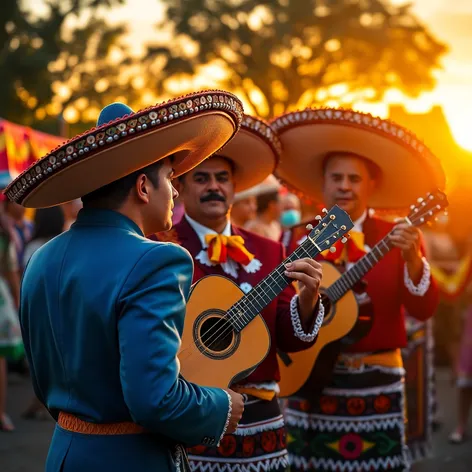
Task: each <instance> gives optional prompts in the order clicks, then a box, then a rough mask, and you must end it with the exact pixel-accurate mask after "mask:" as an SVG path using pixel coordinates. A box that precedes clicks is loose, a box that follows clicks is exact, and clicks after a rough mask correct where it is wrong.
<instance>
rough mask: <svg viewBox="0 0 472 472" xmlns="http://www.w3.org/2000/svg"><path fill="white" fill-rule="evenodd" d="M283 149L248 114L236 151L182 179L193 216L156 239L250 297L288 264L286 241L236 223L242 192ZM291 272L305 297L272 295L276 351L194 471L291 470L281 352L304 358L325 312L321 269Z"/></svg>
mask: <svg viewBox="0 0 472 472" xmlns="http://www.w3.org/2000/svg"><path fill="white" fill-rule="evenodd" d="M279 151H280V144H279V142H278V139H277V137H276V135H275V134H274V133H273V131H272V129H271V128H270V127H269V126H268V124H266V123H265V122H263V121H262V120H258V119H255V118H252V117H248V116H246V117H245V118H244V120H243V123H242V127H241V130H240V131H239V132H238V134H237V135H236V136H235V138H234V141H233V143H232V145H228V146H226V147H225V148H224V149H222V150H221V151H220V152H219V153H218V155H216V156H214V157H211V158H210V159H209V160H208V161H207V163H206V164H205V165H203V166H200V165H199V166H198V167H196V168H195V169H193V170H192V171H190V172H188V173H187V174H185V175H184V176H183V177H182V178H181V179H179V182H178V183H177V184H176V187H177V189H178V191H179V192H180V195H181V197H182V200H183V202H184V206H185V214H184V216H183V218H182V220H181V221H180V222H179V223H178V224H177V225H175V226H174V228H173V229H172V230H171V231H170V232H169V233H159V234H158V235H155V236H154V237H152V238H155V239H158V240H161V241H164V240H167V241H169V240H170V241H172V242H174V243H178V244H180V245H182V246H183V247H184V248H186V249H187V250H188V251H189V252H190V254H191V255H192V257H193V259H194V263H195V270H194V279H193V281H194V282H196V281H198V280H199V279H201V278H202V277H204V276H207V275H220V276H224V277H227V278H229V279H230V280H232V281H234V282H235V283H236V284H237V285H239V287H240V288H241V289H242V291H243V292H245V293H247V292H249V291H250V290H251V289H252V288H253V287H255V286H256V285H257V284H258V283H259V282H260V281H261V280H262V279H264V278H265V277H266V276H267V275H268V274H269V273H270V272H272V271H273V270H274V269H275V268H276V267H277V266H278V265H279V264H280V263H281V262H282V261H283V260H284V259H285V251H284V247H283V245H282V244H281V243H279V242H276V241H272V240H270V239H267V238H264V237H262V236H259V235H256V234H254V233H251V232H249V231H246V230H243V229H241V228H238V227H236V226H234V225H232V224H231V223H230V220H229V212H230V208H231V203H232V201H233V196H234V192H235V190H237V191H238V192H240V191H243V190H244V189H246V188H250V187H252V186H254V185H255V184H258V183H260V182H262V181H263V180H264V179H265V178H266V177H267V176H268V175H270V174H271V172H272V171H273V170H274V167H275V165H276V161H277V159H278V155H279ZM288 271H289V272H287V275H288V276H289V277H291V278H293V279H294V280H298V281H299V283H300V287H301V289H300V292H299V293H298V294H296V293H295V290H294V288H293V285H289V286H288V287H287V288H285V289H284V290H283V291H282V292H281V293H280V295H279V296H275V295H274V294H271V293H268V294H265V295H264V296H265V297H267V296H269V297H270V298H272V297H273V298H274V300H273V301H272V302H271V303H269V305H268V306H267V307H266V308H265V309H263V310H262V312H261V315H262V317H263V318H264V320H265V322H266V324H267V327H268V329H269V331H270V337H271V345H270V350H269V353H268V355H267V357H266V358H265V359H264V360H263V362H262V363H261V364H260V365H259V366H258V367H257V368H256V370H255V371H254V372H253V373H251V374H250V375H249V376H248V377H247V378H245V379H244V380H243V381H241V382H238V384H237V385H234V386H232V388H234V390H236V391H238V392H240V393H242V394H243V396H244V397H245V410H244V414H243V417H242V419H241V422H240V423H239V428H238V429H237V431H236V432H235V434H230V435H227V436H225V437H224V438H223V440H222V441H221V444H220V446H219V447H216V446H215V445H202V446H197V447H194V448H192V449H190V450H189V459H190V461H191V465H192V470H193V471H202V472H219V471H222V470H224V471H225V472H231V471H233V470H234V471H238V472H253V471H254V472H258V471H260V472H263V471H264V472H265V471H270V472H282V471H283V472H285V471H287V470H288V453H287V449H286V437H285V428H284V421H283V417H282V414H281V411H280V407H279V403H278V399H277V387H278V386H277V381H278V380H279V371H278V364H277V358H276V350H277V348H280V349H282V350H285V351H287V352H296V351H301V350H303V349H306V348H307V347H309V346H312V345H313V343H314V342H315V340H316V336H317V333H318V330H319V327H320V326H321V323H322V321H323V313H324V308H323V305H322V304H321V303H320V301H319V294H318V286H319V282H320V279H321V271H320V265H319V263H318V262H315V261H313V260H312V259H309V258H306V259H300V260H297V261H295V262H293V265H292V266H291V267H290V268H288ZM254 342H255V343H257V342H258V340H257V339H254Z"/></svg>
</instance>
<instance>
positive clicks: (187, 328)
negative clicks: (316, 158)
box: [178, 205, 353, 388]
mask: <svg viewBox="0 0 472 472" xmlns="http://www.w3.org/2000/svg"><path fill="white" fill-rule="evenodd" d="M352 227H353V223H352V221H351V219H350V218H349V215H348V214H347V213H346V212H345V211H344V210H342V209H341V208H339V207H338V206H336V205H335V206H334V207H333V208H332V209H331V210H330V211H329V212H328V213H327V214H326V216H325V217H324V218H323V219H322V220H321V221H320V224H318V225H317V227H316V228H315V229H313V230H312V231H311V232H310V234H309V235H308V237H307V239H306V240H305V242H304V243H303V244H302V245H300V246H299V247H298V248H297V249H296V250H295V251H294V252H293V253H292V254H291V255H290V256H289V257H287V259H285V260H284V261H283V262H282V263H281V264H280V265H278V266H277V267H276V268H275V269H274V270H273V271H272V272H271V273H270V274H269V275H267V277H265V278H264V279H263V280H261V282H259V283H258V284H257V285H256V286H255V287H253V288H252V289H251V290H250V291H249V292H248V293H247V294H244V292H243V291H242V290H241V289H240V288H239V287H238V286H237V285H236V284H235V283H234V282H232V281H231V280H229V279H227V278H226V277H221V276H217V275H216V276H214V275H212V276H207V277H204V278H202V279H200V280H199V281H198V282H196V283H195V284H194V285H193V286H192V289H191V292H190V297H189V301H188V303H187V311H186V315H185V322H184V329H183V334H182V344H181V349H180V351H179V353H178V359H179V361H180V364H181V375H182V376H183V377H184V378H185V379H186V380H188V381H190V382H193V383H196V384H199V385H203V386H208V387H220V388H227V387H228V386H229V385H231V384H233V383H235V382H238V381H240V380H242V379H243V378H245V377H247V376H248V375H249V374H250V373H251V372H253V371H254V370H255V368H256V367H257V366H258V365H259V364H260V363H261V362H262V361H263V360H264V359H265V357H266V356H267V353H268V352H269V348H270V335H269V330H268V328H267V325H266V324H265V321H264V320H263V318H262V316H260V312H261V311H262V310H263V309H264V308H265V307H266V306H267V305H268V304H269V303H270V302H271V301H272V300H274V299H275V298H276V297H277V296H278V295H279V294H280V293H281V292H282V290H284V289H285V288H286V287H287V286H288V285H289V284H290V283H291V282H292V279H289V278H288V277H286V276H285V274H284V272H285V270H286V269H285V264H286V263H288V262H292V261H296V260H298V259H301V258H304V257H311V258H314V257H316V256H317V255H318V254H319V253H321V252H322V251H324V250H325V249H329V248H331V246H332V245H333V244H334V243H336V242H337V241H338V240H340V239H341V240H343V241H344V242H345V235H346V233H347V232H348V231H349V230H350V229H351V228H352Z"/></svg>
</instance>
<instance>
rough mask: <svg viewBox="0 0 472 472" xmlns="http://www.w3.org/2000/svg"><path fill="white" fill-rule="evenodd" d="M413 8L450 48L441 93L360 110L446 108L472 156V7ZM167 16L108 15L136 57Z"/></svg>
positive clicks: (433, 1)
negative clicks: (123, 31) (124, 32)
mask: <svg viewBox="0 0 472 472" xmlns="http://www.w3.org/2000/svg"><path fill="white" fill-rule="evenodd" d="M391 1H392V3H395V4H403V3H406V2H405V1H404V0H391ZM410 3H412V4H413V11H414V12H415V13H416V14H417V16H418V17H419V18H420V19H421V20H422V21H423V22H424V23H425V24H426V25H428V26H429V28H430V29H431V31H432V32H433V33H434V34H435V35H436V36H437V37H438V38H439V39H440V40H441V41H443V42H445V43H447V44H448V46H449V48H450V51H449V53H448V54H447V55H446V56H445V57H444V59H443V70H441V71H438V73H437V79H438V80H437V86H436V88H435V89H434V90H433V91H432V92H429V93H424V94H423V95H422V96H421V97H420V98H419V99H416V100H408V99H405V98H404V97H403V96H401V94H399V93H397V92H395V91H392V92H391V93H388V94H387V96H386V98H385V99H384V100H383V102H382V103H378V104H367V103H357V104H356V105H355V108H357V109H358V110H360V111H366V112H370V113H373V114H375V115H379V116H382V117H385V116H386V115H387V108H388V104H389V103H403V104H405V106H406V107H407V110H408V111H410V112H417V113H421V112H427V111H428V110H429V109H430V108H431V107H432V106H433V105H434V104H438V105H441V106H442V107H443V109H444V112H445V114H446V117H447V120H448V122H449V124H450V126H451V130H452V133H453V135H454V138H455V139H456V141H457V143H458V144H459V145H461V146H462V147H464V148H465V149H467V150H470V151H472V32H471V26H470V25H472V1H471V0H412V1H411V2H410ZM23 4H24V6H25V7H26V8H28V9H31V10H32V11H34V12H35V13H36V14H38V15H41V12H44V1H43V0H24V1H23ZM162 15H163V7H162V4H161V3H160V2H159V0H133V1H130V0H128V2H127V5H125V6H123V7H120V8H115V9H114V10H113V11H112V12H107V14H106V16H107V18H108V19H109V20H110V21H111V22H124V23H125V24H127V25H128V28H129V36H128V38H127V40H128V41H129V44H130V45H131V46H132V48H133V50H134V51H135V52H136V53H140V52H141V51H142V46H143V44H144V43H145V42H149V41H152V40H153V39H155V38H156V35H157V34H158V33H157V32H156V29H155V27H154V25H155V24H156V23H157V21H158V20H160V19H161V18H162ZM202 88H204V87H202Z"/></svg>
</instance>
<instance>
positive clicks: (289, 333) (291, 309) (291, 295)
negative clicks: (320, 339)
mask: <svg viewBox="0 0 472 472" xmlns="http://www.w3.org/2000/svg"><path fill="white" fill-rule="evenodd" d="M284 259H285V249H284V247H283V246H282V245H280V259H279V261H280V262H282V261H283V260H284ZM323 317H324V308H323V305H322V304H321V303H320V302H318V303H317V304H316V306H315V310H314V313H313V322H312V324H311V326H310V328H309V329H308V330H306V331H305V329H304V328H303V326H302V323H301V320H300V314H299V313H298V295H297V294H296V291H295V288H294V286H293V285H292V284H290V285H289V286H288V287H287V288H286V289H285V290H284V291H283V292H282V293H281V294H280V295H279V296H278V298H277V325H276V333H277V347H278V348H279V349H280V350H282V351H283V352H297V351H303V350H304V349H307V348H308V347H310V346H312V345H313V344H314V343H315V341H316V337H317V336H318V331H319V329H320V327H321V323H322V322H323Z"/></svg>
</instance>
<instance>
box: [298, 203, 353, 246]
mask: <svg viewBox="0 0 472 472" xmlns="http://www.w3.org/2000/svg"><path fill="white" fill-rule="evenodd" d="M323 213H324V214H325V216H317V217H316V218H315V219H316V220H318V224H317V225H316V227H313V225H311V224H309V225H307V227H306V229H307V230H309V231H310V234H309V235H308V237H307V238H308V239H309V240H310V241H311V242H312V243H313V244H315V245H316V246H317V247H318V248H319V250H320V252H321V251H324V250H326V249H330V248H331V246H332V245H333V244H334V243H336V242H337V241H339V240H341V241H342V242H343V243H345V242H346V240H347V239H346V236H347V233H348V231H349V230H350V229H352V227H353V226H354V223H353V222H352V220H351V218H350V217H349V215H348V214H347V213H346V212H345V211H344V210H342V209H341V208H340V207H338V206H337V205H334V206H333V207H332V208H331V209H330V210H329V211H328V210H327V209H326V208H323Z"/></svg>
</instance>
